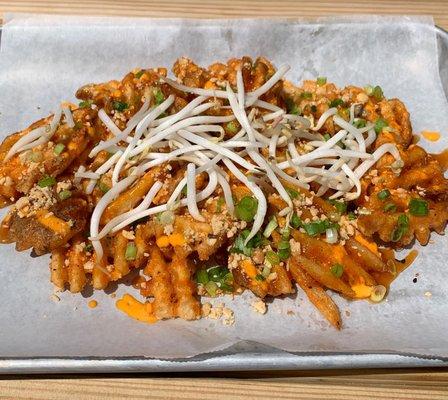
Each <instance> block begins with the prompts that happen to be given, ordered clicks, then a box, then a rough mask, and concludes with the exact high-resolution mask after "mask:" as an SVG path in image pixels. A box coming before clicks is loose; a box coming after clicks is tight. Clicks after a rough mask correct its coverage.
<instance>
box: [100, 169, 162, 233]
mask: <svg viewBox="0 0 448 400" xmlns="http://www.w3.org/2000/svg"><path fill="white" fill-rule="evenodd" d="M159 173H160V168H158V167H156V168H152V169H150V170H149V171H148V172H147V173H146V174H145V175H143V176H142V177H141V178H140V179H139V180H138V181H137V183H135V184H134V185H133V186H132V187H131V188H130V189H129V190H125V191H124V192H123V193H122V194H120V195H119V196H118V197H117V198H116V199H115V200H114V201H112V203H110V204H109V205H108V206H107V207H106V209H105V210H104V213H103V215H102V217H101V225H105V224H107V223H108V222H109V221H110V220H111V219H112V218H115V217H116V216H117V215H120V214H124V213H125V212H127V211H129V210H130V209H132V208H134V207H135V206H136V205H137V204H138V203H139V202H140V201H142V199H143V197H144V196H145V195H146V193H148V191H149V189H151V186H152V185H153V184H154V182H155V180H156V179H157V177H158V175H159Z"/></svg>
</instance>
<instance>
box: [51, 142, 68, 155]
mask: <svg viewBox="0 0 448 400" xmlns="http://www.w3.org/2000/svg"><path fill="white" fill-rule="evenodd" d="M64 149H65V144H63V143H58V144H57V145H56V146H54V150H53V152H54V154H56V155H59V154H61V153H62V152H63V151H64Z"/></svg>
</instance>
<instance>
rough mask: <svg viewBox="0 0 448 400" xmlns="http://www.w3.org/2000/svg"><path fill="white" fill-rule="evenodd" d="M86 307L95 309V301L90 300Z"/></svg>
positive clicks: (96, 303)
mask: <svg viewBox="0 0 448 400" xmlns="http://www.w3.org/2000/svg"><path fill="white" fill-rule="evenodd" d="M87 305H88V306H89V308H95V307H96V306H97V305H98V302H97V301H96V300H90V301H89V302H88V303H87Z"/></svg>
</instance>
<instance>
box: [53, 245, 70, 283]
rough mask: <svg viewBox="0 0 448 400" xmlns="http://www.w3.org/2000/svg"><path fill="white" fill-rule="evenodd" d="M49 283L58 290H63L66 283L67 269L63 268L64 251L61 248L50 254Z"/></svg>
mask: <svg viewBox="0 0 448 400" xmlns="http://www.w3.org/2000/svg"><path fill="white" fill-rule="evenodd" d="M50 275H51V282H53V284H54V285H55V286H56V287H57V288H59V289H62V290H63V289H64V287H65V282H66V281H67V268H65V251H64V249H63V248H60V247H59V248H57V249H55V250H53V251H52V252H51V262H50Z"/></svg>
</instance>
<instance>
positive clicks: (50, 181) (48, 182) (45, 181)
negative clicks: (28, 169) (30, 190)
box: [37, 175, 56, 188]
mask: <svg viewBox="0 0 448 400" xmlns="http://www.w3.org/2000/svg"><path fill="white" fill-rule="evenodd" d="M55 183H56V179H55V178H53V177H52V176H48V175H47V176H45V177H43V178H42V179H40V180H39V182H37V185H38V186H40V187H41V188H44V187H49V186H53V185H54V184H55Z"/></svg>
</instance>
